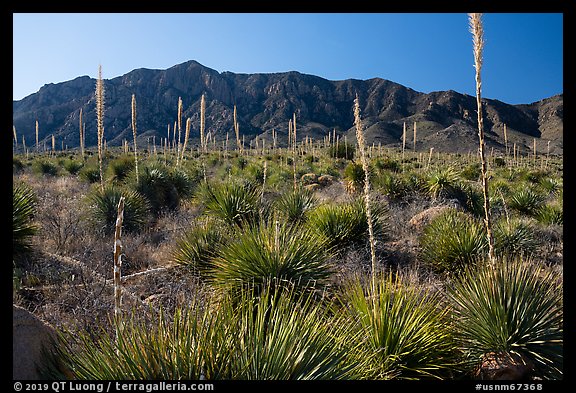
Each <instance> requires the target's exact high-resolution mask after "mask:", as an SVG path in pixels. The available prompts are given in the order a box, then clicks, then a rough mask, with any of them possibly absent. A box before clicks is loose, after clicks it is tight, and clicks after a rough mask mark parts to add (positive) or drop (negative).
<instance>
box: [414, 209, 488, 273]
mask: <svg viewBox="0 0 576 393" xmlns="http://www.w3.org/2000/svg"><path fill="white" fill-rule="evenodd" d="M487 246H488V244H487V240H486V233H485V232H484V227H483V225H482V223H481V222H480V221H479V220H477V219H475V218H473V217H471V216H470V215H468V214H466V213H464V212H460V211H458V210H455V209H448V210H447V211H445V212H444V213H442V214H440V215H439V216H437V217H435V218H434V219H433V220H432V221H431V222H430V223H429V224H428V225H427V226H426V228H424V231H423V233H422V235H421V237H420V248H421V251H420V255H419V257H420V259H421V260H422V261H423V262H424V263H426V264H427V265H428V266H430V267H432V268H433V269H434V270H436V271H439V272H457V271H459V270H461V269H462V268H463V267H464V266H466V265H469V264H473V263H475V261H476V260H477V259H478V258H479V257H482V256H483V255H484V254H485V252H486V251H487V250H488V249H487Z"/></svg>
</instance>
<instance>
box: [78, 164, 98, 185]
mask: <svg viewBox="0 0 576 393" xmlns="http://www.w3.org/2000/svg"><path fill="white" fill-rule="evenodd" d="M78 176H79V177H80V179H82V180H84V181H87V182H88V183H91V184H92V183H98V182H99V181H100V169H99V168H98V165H97V164H93V163H92V164H90V163H87V164H85V165H84V166H83V167H82V168H81V169H80V171H79V172H78Z"/></svg>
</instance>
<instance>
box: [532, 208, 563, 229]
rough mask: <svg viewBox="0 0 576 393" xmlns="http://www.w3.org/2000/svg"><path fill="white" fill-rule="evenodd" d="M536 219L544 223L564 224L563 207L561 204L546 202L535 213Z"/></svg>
mask: <svg viewBox="0 0 576 393" xmlns="http://www.w3.org/2000/svg"><path fill="white" fill-rule="evenodd" d="M536 219H537V220H538V222H541V223H542V224H545V225H564V209H563V207H562V204H554V203H548V204H545V205H543V206H542V207H541V208H540V209H539V210H538V212H537V213H536Z"/></svg>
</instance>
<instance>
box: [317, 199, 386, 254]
mask: <svg viewBox="0 0 576 393" xmlns="http://www.w3.org/2000/svg"><path fill="white" fill-rule="evenodd" d="M387 214H388V209H387V207H386V205H384V204H382V203H380V202H376V203H373V205H372V220H373V227H374V236H375V237H376V238H379V237H382V236H383V235H384V234H385V232H386V228H387V224H386V218H387ZM306 225H307V226H308V228H310V230H311V231H314V232H316V233H318V234H319V235H321V236H323V237H324V238H325V239H326V240H325V241H326V242H327V244H328V245H329V246H330V247H334V248H338V249H343V248H346V247H350V246H355V245H360V244H364V243H365V242H366V241H367V240H368V222H367V218H366V208H365V205H364V201H363V200H362V199H356V200H355V201H353V202H348V203H341V204H325V205H321V206H319V207H317V208H316V209H314V210H312V211H311V212H310V214H309V216H308V221H307V224H306Z"/></svg>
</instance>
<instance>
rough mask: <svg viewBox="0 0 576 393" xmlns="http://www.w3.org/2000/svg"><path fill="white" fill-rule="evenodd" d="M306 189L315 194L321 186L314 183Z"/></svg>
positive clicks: (306, 186)
mask: <svg viewBox="0 0 576 393" xmlns="http://www.w3.org/2000/svg"><path fill="white" fill-rule="evenodd" d="M304 188H305V189H306V190H308V191H312V192H314V191H317V190H319V189H320V188H321V187H320V184H318V183H312V184H308V185H305V186H304Z"/></svg>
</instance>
